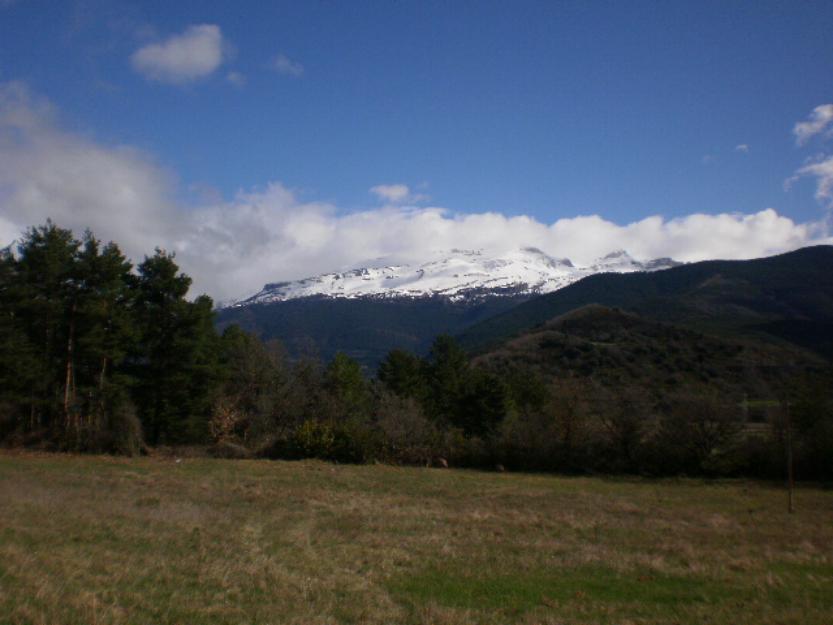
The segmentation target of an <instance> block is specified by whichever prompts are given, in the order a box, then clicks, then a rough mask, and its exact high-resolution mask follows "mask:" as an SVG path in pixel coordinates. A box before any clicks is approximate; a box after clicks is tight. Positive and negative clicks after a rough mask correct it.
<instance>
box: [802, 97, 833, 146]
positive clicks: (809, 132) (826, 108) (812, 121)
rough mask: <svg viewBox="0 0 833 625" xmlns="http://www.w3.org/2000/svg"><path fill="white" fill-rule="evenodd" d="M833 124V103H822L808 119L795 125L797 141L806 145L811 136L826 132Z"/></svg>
mask: <svg viewBox="0 0 833 625" xmlns="http://www.w3.org/2000/svg"><path fill="white" fill-rule="evenodd" d="M831 125H833V104H822V105H820V106H817V107H816V108H814V109H813V111H812V112H811V113H810V117H809V119H808V120H807V121H803V122H798V123H797V124H796V125H795V126H794V127H793V134H794V135H795V142H796V143H797V144H798V145H804V144H805V143H807V141H809V140H810V139H811V138H813V137H815V136H816V135H818V134H819V133H822V132H824V131H825V130H826V129H827V127H828V126H831Z"/></svg>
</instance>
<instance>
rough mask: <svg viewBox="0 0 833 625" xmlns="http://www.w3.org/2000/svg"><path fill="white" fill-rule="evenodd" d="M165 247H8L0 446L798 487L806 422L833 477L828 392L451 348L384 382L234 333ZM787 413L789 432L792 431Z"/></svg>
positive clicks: (0, 288)
mask: <svg viewBox="0 0 833 625" xmlns="http://www.w3.org/2000/svg"><path fill="white" fill-rule="evenodd" d="M190 286H191V279H190V278H189V277H188V276H186V275H185V274H183V273H182V272H180V270H179V267H178V266H177V264H176V262H175V258H174V256H173V255H172V254H169V253H167V252H165V251H163V250H159V249H157V250H155V252H154V254H153V255H152V256H148V257H146V258H145V259H144V260H143V261H142V262H141V263H140V264H138V265H137V266H135V267H134V266H133V265H132V264H131V262H130V261H128V260H127V259H126V257H125V256H124V254H123V253H122V252H121V250H120V249H119V247H118V245H116V244H115V243H112V242H110V243H106V244H104V243H102V242H101V241H99V240H98V239H96V238H95V236H94V235H93V234H92V233H91V232H86V233H85V234H84V235H83V236H82V237H81V238H80V239H76V238H75V236H74V235H73V233H72V232H71V231H68V230H65V229H62V228H60V227H58V226H57V225H55V224H54V223H52V222H47V223H46V224H45V225H42V226H37V227H33V228H30V229H29V230H28V231H27V232H26V233H25V234H24V235H23V236H22V238H21V240H20V242H19V243H18V244H17V246H16V248H15V249H14V250H12V249H10V248H9V249H5V250H3V251H2V252H0V345H2V349H0V440H2V442H3V443H4V444H5V445H14V446H39V447H42V448H47V449H57V450H66V451H88V452H108V453H122V454H137V453H143V452H147V451H148V450H150V449H153V448H155V447H159V446H174V445H199V446H202V447H203V448H205V449H207V450H209V451H210V452H211V453H213V454H215V455H218V456H224V457H251V456H260V457H271V458H307V457H317V458H322V459H327V460H333V461H339V462H373V461H381V462H391V463H405V464H432V463H435V464H436V463H446V462H448V463H451V464H454V465H458V466H479V467H495V466H501V467H505V468H507V469H521V470H547V471H566V472H580V473H586V472H614V473H617V472H627V473H650V474H658V475H659V474H681V473H686V474H706V475H738V474H746V475H758V476H766V477H777V476H780V475H781V474H782V473H783V458H784V452H785V450H784V442H785V440H786V439H787V438H788V437H786V436H785V434H786V432H785V429H784V428H785V424H787V423H792V424H794V431H791V432H790V433H791V434H793V436H791V437H790V438H792V440H794V441H795V444H794V445H795V450H794V451H795V454H794V456H795V458H796V463H797V467H798V475H799V477H805V478H827V479H829V478H831V477H833V408H831V397H830V388H831V387H833V385H829V384H826V382H830V378H824V377H823V376H822V378H819V379H815V380H802V381H801V382H800V383H796V384H795V385H794V388H795V393H794V395H793V396H792V397H791V398H789V399H785V400H784V401H783V402H781V403H778V402H775V403H770V404H767V405H765V406H763V408H760V410H759V411H761V410H762V414H763V416H762V418H761V419H759V423H758V424H757V425H756V426H755V427H751V426H750V424H749V409H748V406H739V405H737V404H736V403H734V404H733V403H727V402H726V401H723V400H722V399H721V398H720V397H710V396H707V397H703V396H691V395H689V396H686V395H679V396H668V397H665V398H663V400H662V401H661V402H649V401H646V400H645V399H644V394H643V393H640V392H639V389H633V388H615V387H610V386H604V385H601V384H598V383H596V382H594V380H593V379H592V378H586V377H585V378H580V377H570V376H562V377H559V378H547V377H545V376H542V375H541V374H540V373H536V372H535V371H533V370H531V369H529V370H527V369H524V368H522V367H515V368H512V369H511V370H500V371H495V370H490V369H488V368H486V367H482V366H478V365H477V364H475V363H473V362H472V360H471V358H470V357H469V356H468V354H466V353H465V352H464V351H463V350H462V349H461V348H460V347H459V346H458V345H457V344H456V342H455V341H454V339H453V338H451V337H448V336H440V337H438V338H437V339H436V340H435V341H434V343H433V345H432V347H431V350H430V352H429V353H428V354H427V355H426V356H425V357H419V356H416V355H414V354H411V353H408V352H405V351H401V350H394V351H392V352H390V353H389V354H388V355H387V357H386V358H385V360H384V361H383V362H382V363H381V365H380V367H379V369H378V372H377V373H376V375H375V376H372V377H371V376H368V375H366V373H365V372H364V371H363V370H362V368H361V367H360V365H359V364H358V363H357V362H355V361H354V360H352V359H351V358H349V357H348V356H346V355H344V354H337V355H336V356H335V357H334V358H333V359H332V360H331V361H330V362H328V363H322V362H319V361H318V360H316V359H311V358H306V359H300V360H292V359H290V358H288V357H287V355H286V353H285V352H284V350H283V349H282V347H281V345H280V343H278V342H277V341H267V342H262V341H261V340H260V339H258V338H257V337H255V336H253V335H251V334H248V333H246V332H244V331H243V330H241V329H240V328H239V327H237V326H230V327H228V328H226V329H225V330H224V331H223V332H222V333H219V332H218V331H217V329H216V327H215V324H214V313H213V302H212V301H211V299H210V298H209V297H207V296H204V295H203V296H199V297H197V298H195V299H194V300H193V301H190V300H188V299H187V295H188V291H189V289H190ZM786 411H789V417H790V419H789V420H786V419H785V414H786Z"/></svg>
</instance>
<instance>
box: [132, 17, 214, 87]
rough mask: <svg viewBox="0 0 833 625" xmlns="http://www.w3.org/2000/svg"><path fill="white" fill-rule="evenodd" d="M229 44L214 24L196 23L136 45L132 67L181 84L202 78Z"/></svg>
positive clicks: (212, 68)
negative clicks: (163, 36)
mask: <svg viewBox="0 0 833 625" xmlns="http://www.w3.org/2000/svg"><path fill="white" fill-rule="evenodd" d="M228 50H229V45H228V43H227V42H226V41H224V39H223V34H222V32H220V27H219V26H216V25H215V24H195V25H192V26H189V27H188V28H186V29H185V31H184V32H183V33H180V34H178V35H172V36H171V37H169V38H168V39H166V40H165V41H162V42H158V43H152V44H149V45H146V46H144V47H142V48H139V49H138V50H136V52H134V53H133V54H132V55H131V57H130V62H131V64H132V65H133V68H134V69H135V70H136V71H137V72H139V73H140V74H142V75H143V76H144V77H145V78H148V79H150V80H157V81H159V82H166V83H172V84H184V83H188V82H193V81H195V80H198V79H200V78H205V77H206V76H208V75H210V74H211V73H213V72H214V70H216V69H217V68H218V67H220V65H221V64H222V63H223V60H224V58H225V57H226V56H227V54H228Z"/></svg>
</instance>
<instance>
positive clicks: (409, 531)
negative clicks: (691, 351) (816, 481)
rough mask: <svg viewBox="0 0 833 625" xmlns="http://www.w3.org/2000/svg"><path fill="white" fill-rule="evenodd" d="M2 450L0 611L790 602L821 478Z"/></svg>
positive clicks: (367, 611)
mask: <svg viewBox="0 0 833 625" xmlns="http://www.w3.org/2000/svg"><path fill="white" fill-rule="evenodd" d="M797 502H798V512H797V513H796V514H794V515H788V514H786V512H785V496H784V494H783V493H782V492H781V491H780V490H778V489H776V488H775V487H773V486H771V485H764V484H759V483H750V482H724V483H719V484H706V483H703V482H698V481H687V480H686V481H646V480H605V479H597V478H564V477H551V476H538V475H517V474H490V473H478V472H473V471H443V470H436V469H401V468H395V467H386V466H334V465H329V464H324V463H320V462H292V463H287V462H269V461H222V460H207V459H205V460H203V459H184V460H182V462H180V463H176V462H174V461H172V460H162V459H132V460H129V459H119V458H109V457H72V456H48V455H46V456H35V455H28V454H8V453H7V454H2V455H0V623H3V624H4V625H5V624H6V623H10V624H22V623H32V624H40V623H44V624H46V623H61V624H64V623H67V624H68V623H79V624H81V623H83V624H88V623H95V624H96V625H98V624H105V623H125V624H127V623H130V624H134V623H135V624H144V623H147V624H151V623H153V624H163V623H183V624H185V623H187V624H191V625H195V624H200V623H240V624H243V623H253V624H254V623H257V624H268V623H298V624H301V623H303V624H305V625H312V624H316V623H380V624H381V623H385V624H391V623H414V624H416V623H425V624H428V623H434V624H440V623H449V624H450V623H460V624H463V623H466V624H468V623H496V624H497V623H510V622H516V623H525V624H530V625H531V624H533V623H542V624H544V623H551V624H555V623H559V624H561V623H611V624H613V623H616V624H624V623H663V624H665V623H681V624H682V623H691V624H694V623H696V624H702V623H759V624H767V623H772V624H774V623H779V624H781V623H796V624H798V623H801V624H813V623H818V624H819V625H822V624H824V625H828V624H829V623H830V622H832V621H831V615H833V492H830V491H822V490H818V489H811V488H803V489H801V490H800V491H799V492H798V495H797Z"/></svg>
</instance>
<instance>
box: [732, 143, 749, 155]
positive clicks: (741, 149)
mask: <svg viewBox="0 0 833 625" xmlns="http://www.w3.org/2000/svg"><path fill="white" fill-rule="evenodd" d="M735 152H743V153H744V154H746V153H747V152H749V146H748V145H746V144H745V143H740V144H738V145H736V146H735Z"/></svg>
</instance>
